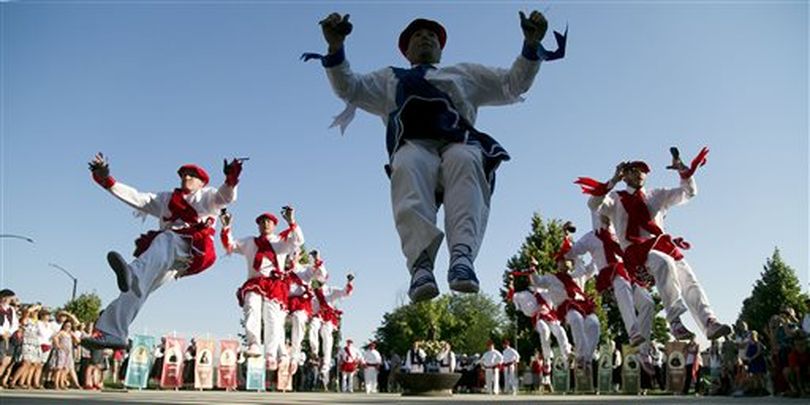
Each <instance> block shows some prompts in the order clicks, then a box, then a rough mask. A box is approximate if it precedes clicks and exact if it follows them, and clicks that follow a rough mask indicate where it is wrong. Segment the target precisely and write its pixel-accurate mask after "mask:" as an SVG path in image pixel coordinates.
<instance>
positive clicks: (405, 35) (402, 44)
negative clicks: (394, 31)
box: [399, 18, 447, 56]
mask: <svg viewBox="0 0 810 405" xmlns="http://www.w3.org/2000/svg"><path fill="white" fill-rule="evenodd" d="M422 28H425V29H428V30H430V31H433V32H435V33H436V36H437V37H439V46H440V47H441V48H442V49H444V44H445V43H446V42H447V31H445V30H444V27H442V25H441V24H439V23H438V22H436V21H433V20H426V19H424V18H417V19H415V20H413V21H411V23H410V24H408V26H407V27H405V29H404V30H403V31H402V33H401V34H399V51H400V52H402V54H403V55H406V56H407V53H408V42H410V41H411V35H413V33H414V32H416V31H418V30H420V29H422Z"/></svg>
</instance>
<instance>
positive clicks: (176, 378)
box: [160, 336, 186, 388]
mask: <svg viewBox="0 0 810 405" xmlns="http://www.w3.org/2000/svg"><path fill="white" fill-rule="evenodd" d="M185 344H186V341H185V339H183V338H178V337H169V336H166V348H165V349H164V352H163V370H162V372H161V373H160V388H181V387H182V386H183V347H184V346H185Z"/></svg>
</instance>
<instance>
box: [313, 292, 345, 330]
mask: <svg viewBox="0 0 810 405" xmlns="http://www.w3.org/2000/svg"><path fill="white" fill-rule="evenodd" d="M315 298H317V299H318V305H320V307H321V308H320V311H318V316H319V317H320V318H321V320H323V321H324V322H331V323H332V324H333V325H335V326H339V325H340V317H341V315H343V311H341V310H339V309H337V308H335V307H333V306H331V305H329V302H327V301H326V297H324V295H323V289H322V288H317V289H315Z"/></svg>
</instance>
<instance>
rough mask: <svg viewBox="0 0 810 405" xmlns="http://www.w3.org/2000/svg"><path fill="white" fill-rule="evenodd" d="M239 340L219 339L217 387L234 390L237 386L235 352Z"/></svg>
mask: <svg viewBox="0 0 810 405" xmlns="http://www.w3.org/2000/svg"><path fill="white" fill-rule="evenodd" d="M238 347H239V342H237V341H235V340H221V341H220V342H219V367H218V369H217V387H219V388H224V389H233V390H235V389H236V388H237V386H238V381H237V378H236V375H237V374H236V368H237V367H238V363H237V359H238V357H237V354H236V349H237V348H238Z"/></svg>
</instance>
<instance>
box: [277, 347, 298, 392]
mask: <svg viewBox="0 0 810 405" xmlns="http://www.w3.org/2000/svg"><path fill="white" fill-rule="evenodd" d="M292 364H295V362H294V361H290V356H289V355H287V354H282V355H281V358H280V359H279V362H278V370H277V371H276V374H277V377H278V381H277V382H276V390H278V391H281V392H287V391H292V372H291V371H292V369H291V365H292Z"/></svg>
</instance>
